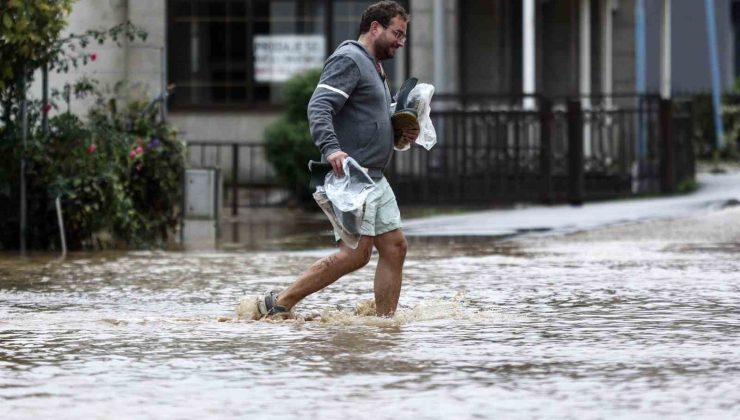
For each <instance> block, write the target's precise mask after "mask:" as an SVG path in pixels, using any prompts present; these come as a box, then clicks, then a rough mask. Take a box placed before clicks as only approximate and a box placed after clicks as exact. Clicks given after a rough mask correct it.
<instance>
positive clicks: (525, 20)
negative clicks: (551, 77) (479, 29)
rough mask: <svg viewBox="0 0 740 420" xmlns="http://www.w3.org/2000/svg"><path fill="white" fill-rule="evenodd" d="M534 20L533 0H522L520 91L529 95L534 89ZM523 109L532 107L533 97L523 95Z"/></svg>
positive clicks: (535, 46)
mask: <svg viewBox="0 0 740 420" xmlns="http://www.w3.org/2000/svg"><path fill="white" fill-rule="evenodd" d="M536 30H537V27H536V20H535V1H534V0H524V3H523V13H522V40H523V46H522V72H523V74H522V82H523V83H522V93H524V95H531V94H534V93H535V89H536V75H537V71H536V70H537V69H536V61H535V53H536V51H537V45H536V41H535V40H536V37H535V33H536ZM523 105H524V109H534V99H533V98H531V97H525V99H524V103H523Z"/></svg>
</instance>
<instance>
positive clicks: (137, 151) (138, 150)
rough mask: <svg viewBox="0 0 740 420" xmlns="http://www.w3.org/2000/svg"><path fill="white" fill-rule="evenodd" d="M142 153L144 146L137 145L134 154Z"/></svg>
mask: <svg viewBox="0 0 740 420" xmlns="http://www.w3.org/2000/svg"><path fill="white" fill-rule="evenodd" d="M142 153H144V148H143V147H141V146H139V147H137V148H136V154H137V155H140V154H142Z"/></svg>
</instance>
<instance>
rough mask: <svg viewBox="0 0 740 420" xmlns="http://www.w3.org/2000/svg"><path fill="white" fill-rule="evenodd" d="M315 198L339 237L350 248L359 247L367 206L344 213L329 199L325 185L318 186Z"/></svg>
mask: <svg viewBox="0 0 740 420" xmlns="http://www.w3.org/2000/svg"><path fill="white" fill-rule="evenodd" d="M313 199H314V200H316V204H318V205H319V207H320V208H321V211H323V212H324V214H325V215H326V217H327V218H328V219H329V222H330V223H331V226H332V228H334V231H335V232H337V233H338V234H339V238H340V239H341V240H342V241H343V242H344V243H345V244H347V246H349V247H350V248H352V249H357V245H358V244H359V243H360V236H361V235H360V226H362V219H363V217H364V216H365V207H364V206H363V207H362V208H361V209H359V210H355V211H354V212H346V213H342V212H340V211H339V210H338V209H337V208H336V207H334V206H333V205H332V203H331V201H329V198H328V197H327V196H326V190H324V187H317V188H316V192H315V193H313ZM337 215H339V216H337Z"/></svg>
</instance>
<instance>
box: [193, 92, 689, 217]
mask: <svg viewBox="0 0 740 420" xmlns="http://www.w3.org/2000/svg"><path fill="white" fill-rule="evenodd" d="M435 105H438V106H435ZM432 109H433V113H432V121H433V123H434V126H435V129H436V131H437V138H438V144H437V145H436V146H435V147H434V148H433V149H432V150H430V151H426V150H424V149H423V148H421V147H413V148H412V149H411V150H409V151H405V152H396V153H395V154H394V156H393V159H392V161H391V164H390V166H389V168H388V170H387V177H388V178H389V181H390V182H391V184H392V185H393V188H394V191H395V193H396V196H397V197H398V199H399V202H400V203H402V204H403V205H490V204H506V203H514V202H545V203H555V202H570V203H574V204H577V203H582V202H583V201H584V200H597V199H605V198H613V197H620V196H627V195H630V194H634V193H658V192H665V193H671V192H675V191H676V190H677V188H678V185H679V184H680V183H682V182H684V181H686V180H692V179H693V176H694V155H693V145H692V115H691V109H690V108H688V107H685V106H684V107H675V106H674V104H673V103H672V102H671V101H666V100H661V99H660V98H659V97H656V96H636V95H632V96H628V95H624V96H615V97H609V98H588V100H584V98H554V99H550V98H543V97H539V96H538V97H531V98H525V97H521V98H517V99H516V100H512V99H511V98H510V97H506V98H500V97H489V98H486V97H482V96H481V97H472V99H471V97H467V98H466V99H465V100H462V99H461V98H457V99H456V98H454V97H450V96H449V95H448V96H443V97H441V98H440V99H439V100H437V101H435V104H433V106H432ZM188 145H189V147H188V150H189V161H190V163H191V165H194V166H219V167H221V169H222V171H224V172H225V174H226V184H227V191H229V194H227V200H228V202H230V203H231V205H232V208H233V209H234V211H235V212H236V209H237V207H244V206H246V207H254V206H270V205H280V204H284V203H285V202H286V200H287V199H288V198H289V197H290V195H291V192H292V188H284V187H281V186H280V184H279V182H278V180H277V177H276V175H275V172H274V170H273V169H272V168H271V167H270V165H269V164H268V162H267V159H266V158H265V149H264V146H263V145H262V144H261V143H237V142H226V143H225V142H190V143H189V144H188Z"/></svg>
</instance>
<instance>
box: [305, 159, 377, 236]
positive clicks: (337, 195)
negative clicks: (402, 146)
mask: <svg viewBox="0 0 740 420" xmlns="http://www.w3.org/2000/svg"><path fill="white" fill-rule="evenodd" d="M342 169H343V170H344V176H342V177H338V176H336V175H335V174H334V171H330V172H329V173H328V174H326V179H325V181H324V186H323V187H322V186H319V187H316V192H315V193H314V194H313V198H314V200H316V203H317V204H318V205H319V207H320V208H321V210H322V211H323V212H324V214H326V217H328V218H329V222H330V223H331V224H332V227H334V230H335V231H336V232H337V233H338V234H339V237H340V238H341V239H342V241H344V243H345V244H347V245H348V246H349V247H350V248H352V249H355V248H357V245H358V243H359V242H360V236H361V235H360V228H361V227H362V219H363V218H364V217H365V201H366V200H367V197H368V195H370V193H371V192H372V191H373V190H374V189H375V183H374V182H373V180H372V178H370V176H369V175H368V174H367V173H366V172H365V170H364V169H363V168H362V167H361V166H360V165H359V164H358V163H357V161H355V160H354V159H352V158H347V159H345V160H344V163H343V165H342Z"/></svg>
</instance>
